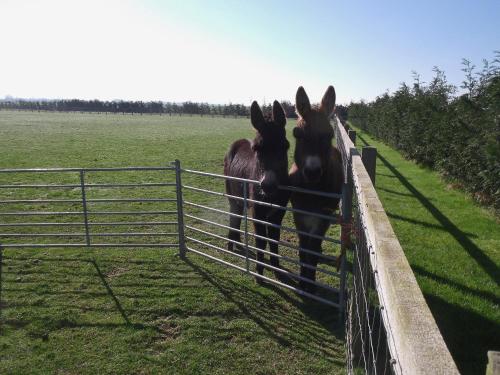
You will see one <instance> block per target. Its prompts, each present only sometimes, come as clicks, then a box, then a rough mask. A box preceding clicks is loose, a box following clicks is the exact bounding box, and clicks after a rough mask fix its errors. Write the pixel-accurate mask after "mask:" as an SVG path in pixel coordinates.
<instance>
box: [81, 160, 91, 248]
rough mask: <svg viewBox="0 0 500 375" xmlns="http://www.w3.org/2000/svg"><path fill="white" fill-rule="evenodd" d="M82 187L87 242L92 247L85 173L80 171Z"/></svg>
mask: <svg viewBox="0 0 500 375" xmlns="http://www.w3.org/2000/svg"><path fill="white" fill-rule="evenodd" d="M80 186H81V190H82V207H83V220H84V222H85V242H86V243H87V246H90V234H89V218H88V214H87V197H86V194H85V171H84V170H83V169H80Z"/></svg>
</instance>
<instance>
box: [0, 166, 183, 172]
mask: <svg viewBox="0 0 500 375" xmlns="http://www.w3.org/2000/svg"><path fill="white" fill-rule="evenodd" d="M167 170H174V167H116V168H21V169H0V173H46V172H80V171H84V172H122V171H167Z"/></svg>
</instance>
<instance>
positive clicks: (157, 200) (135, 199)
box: [85, 185, 177, 203]
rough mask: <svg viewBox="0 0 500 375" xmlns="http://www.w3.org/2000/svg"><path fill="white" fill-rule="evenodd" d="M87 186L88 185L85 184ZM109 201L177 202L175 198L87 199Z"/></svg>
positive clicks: (95, 201) (89, 200) (90, 200)
mask: <svg viewBox="0 0 500 375" xmlns="http://www.w3.org/2000/svg"><path fill="white" fill-rule="evenodd" d="M85 186H87V185H85ZM107 202H177V200H176V199H175V198H102V199H87V203H107Z"/></svg>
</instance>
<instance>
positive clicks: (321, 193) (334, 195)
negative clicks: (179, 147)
mask: <svg viewBox="0 0 500 375" xmlns="http://www.w3.org/2000/svg"><path fill="white" fill-rule="evenodd" d="M182 172H187V173H192V174H197V175H201V176H209V177H217V178H222V179H225V180H231V181H239V182H247V183H251V184H257V185H260V182H259V181H256V180H250V179H247V178H239V177H232V176H225V175H220V174H216V173H208V172H200V171H194V170H191V169H182ZM278 189H281V190H288V191H291V192H295V193H304V194H313V195H319V196H322V197H327V198H342V194H337V193H329V192H326V191H317V190H311V189H304V188H299V187H295V186H286V185H279V186H278Z"/></svg>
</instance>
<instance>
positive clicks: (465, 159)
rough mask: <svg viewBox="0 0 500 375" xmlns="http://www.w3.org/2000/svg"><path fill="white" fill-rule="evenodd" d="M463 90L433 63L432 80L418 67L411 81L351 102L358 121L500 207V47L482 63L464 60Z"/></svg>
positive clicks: (354, 119)
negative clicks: (424, 78)
mask: <svg viewBox="0 0 500 375" xmlns="http://www.w3.org/2000/svg"><path fill="white" fill-rule="evenodd" d="M462 71H463V72H464V81H463V83H462V85H461V86H460V87H461V88H462V89H463V91H462V93H461V94H459V95H458V94H457V93H458V88H457V87H456V86H454V85H452V84H450V83H449V82H448V81H447V79H446V76H445V73H444V72H443V71H441V70H439V69H438V68H434V73H435V75H434V77H433V78H432V80H431V81H430V82H429V83H425V82H422V81H421V78H420V76H419V75H418V74H416V73H414V82H413V85H412V86H409V85H407V84H406V83H402V84H401V86H400V87H399V89H398V90H396V91H395V92H394V93H392V94H390V93H385V94H383V95H380V96H378V97H377V98H376V99H375V100H374V101H372V102H368V103H367V102H364V101H361V102H358V103H351V104H350V105H349V106H348V112H347V116H348V118H349V120H350V122H352V123H353V124H354V125H356V126H359V127H360V128H361V129H362V130H364V131H366V132H368V133H369V134H371V135H373V136H374V137H376V138H378V139H380V140H382V141H384V142H385V143H387V144H389V145H391V146H393V147H394V148H396V149H398V150H400V151H401V152H402V153H403V154H404V155H405V156H406V157H408V158H409V159H412V160H415V161H417V162H418V163H420V164H422V165H425V166H428V167H430V168H433V169H435V170H437V171H439V172H441V174H443V175H444V176H445V177H446V178H447V179H448V180H451V181H453V182H454V183H457V184H459V185H460V186H461V187H462V188H464V189H465V190H467V191H469V192H471V193H472V194H473V195H474V197H475V198H476V200H478V201H480V202H482V203H484V204H489V205H491V206H493V207H494V208H495V210H496V211H497V213H498V212H500V52H498V51H497V52H495V58H494V59H493V60H492V61H487V60H483V66H482V68H481V69H480V70H479V71H477V70H476V67H475V66H474V65H473V64H472V63H471V62H470V61H468V60H465V59H464V60H463V69H462Z"/></svg>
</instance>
